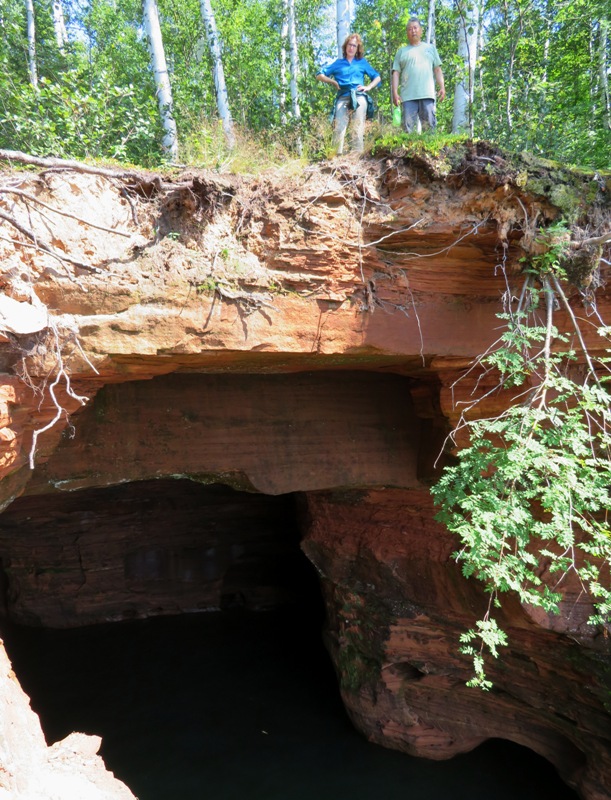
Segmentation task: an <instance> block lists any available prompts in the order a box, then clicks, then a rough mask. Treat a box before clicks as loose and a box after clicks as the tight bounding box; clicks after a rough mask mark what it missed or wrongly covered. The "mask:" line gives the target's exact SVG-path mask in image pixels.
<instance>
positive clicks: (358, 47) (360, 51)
mask: <svg viewBox="0 0 611 800" xmlns="http://www.w3.org/2000/svg"><path fill="white" fill-rule="evenodd" d="M352 39H354V40H355V41H356V53H355V56H354V57H355V58H363V55H364V53H365V48H364V47H363V40H362V39H361V37H360V36H359V35H358V33H350V34H348V36H346V38H345V39H344V43H343V45H342V54H343V56H344V58H347V56H346V47H347V45H348V42H349V41H351V40H352Z"/></svg>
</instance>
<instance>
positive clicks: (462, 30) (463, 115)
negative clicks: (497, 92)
mask: <svg viewBox="0 0 611 800" xmlns="http://www.w3.org/2000/svg"><path fill="white" fill-rule="evenodd" d="M468 2H469V0H468ZM458 12H459V17H458V57H459V59H460V61H461V62H462V64H463V68H462V69H461V70H460V71H459V73H458V80H457V82H456V89H455V91H454V114H453V117H452V133H461V132H464V131H468V132H469V133H470V134H471V136H473V85H474V77H475V62H476V60H477V39H478V28H479V8H478V6H477V5H476V4H475V3H473V5H468V4H467V3H463V2H459V3H458Z"/></svg>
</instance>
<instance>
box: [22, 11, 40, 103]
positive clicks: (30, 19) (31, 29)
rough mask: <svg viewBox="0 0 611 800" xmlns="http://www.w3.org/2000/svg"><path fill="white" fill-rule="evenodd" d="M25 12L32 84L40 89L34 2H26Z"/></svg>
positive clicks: (29, 70)
mask: <svg viewBox="0 0 611 800" xmlns="http://www.w3.org/2000/svg"><path fill="white" fill-rule="evenodd" d="M25 11H26V18H27V27H28V72H29V75H30V83H31V84H32V86H33V87H34V89H38V70H37V68H36V22H35V20H34V3H33V0H25Z"/></svg>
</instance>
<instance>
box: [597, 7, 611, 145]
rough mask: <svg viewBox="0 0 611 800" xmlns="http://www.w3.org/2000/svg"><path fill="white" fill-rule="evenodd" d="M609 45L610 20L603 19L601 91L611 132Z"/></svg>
mask: <svg viewBox="0 0 611 800" xmlns="http://www.w3.org/2000/svg"><path fill="white" fill-rule="evenodd" d="M608 44H609V20H608V19H601V21H600V47H599V51H598V52H599V56H598V58H599V61H598V69H599V72H600V89H601V95H602V97H601V100H602V105H603V114H604V118H605V125H606V127H607V129H608V130H611V98H610V97H609V67H608V64H607V51H608Z"/></svg>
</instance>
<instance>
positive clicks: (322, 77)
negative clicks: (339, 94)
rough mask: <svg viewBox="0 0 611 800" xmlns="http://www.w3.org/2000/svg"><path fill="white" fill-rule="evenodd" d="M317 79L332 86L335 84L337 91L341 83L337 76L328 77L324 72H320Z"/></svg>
mask: <svg viewBox="0 0 611 800" xmlns="http://www.w3.org/2000/svg"><path fill="white" fill-rule="evenodd" d="M316 80H317V81H320V82H321V83H328V84H329V85H330V86H333V87H334V88H335V89H336V90H337V91H339V83H338V82H337V81H336V80H335V78H327V76H326V75H324V74H323V73H322V72H319V73H318V75H317V76H316Z"/></svg>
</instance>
